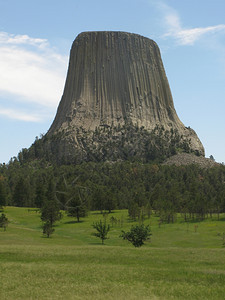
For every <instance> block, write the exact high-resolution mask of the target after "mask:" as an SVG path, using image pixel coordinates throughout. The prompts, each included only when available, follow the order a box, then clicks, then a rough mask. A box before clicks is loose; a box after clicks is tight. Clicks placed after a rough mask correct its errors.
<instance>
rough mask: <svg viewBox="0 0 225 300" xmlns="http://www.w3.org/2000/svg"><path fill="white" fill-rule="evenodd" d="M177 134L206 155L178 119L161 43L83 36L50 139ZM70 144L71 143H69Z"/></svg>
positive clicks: (128, 35) (72, 55)
mask: <svg viewBox="0 0 225 300" xmlns="http://www.w3.org/2000/svg"><path fill="white" fill-rule="evenodd" d="M127 122H130V123H132V124H133V125H136V126H138V127H144V128H145V129H146V130H149V131H151V130H153V129H154V128H155V127H156V126H163V127H164V128H165V130H169V131H170V130H171V129H173V130H176V131H177V132H178V133H179V135H180V136H182V138H183V139H184V140H187V141H188V142H189V144H190V147H191V149H192V150H193V151H197V152H198V153H199V154H200V155H204V148H203V146H202V144H201V142H200V140H199V139H198V137H197V135H196V133H195V132H194V130H192V129H190V128H186V127H185V126H184V125H183V123H182V122H181V121H180V119H179V118H178V116H177V114H176V111H175V108H174V104H173V99H172V95H171V91H170V87H169V84H168V80H167V77H166V74H165V70H164V67H163V63H162V60H161V55H160V51H159V48H158V46H157V44H156V43H155V42H154V41H152V40H150V39H148V38H145V37H143V36H140V35H137V34H131V33H125V32H107V31H106V32H84V33H81V34H79V35H78V37H77V38H76V39H75V41H74V43H73V45H72V49H71V53H70V61H69V69H68V74H67V79H66V84H65V89H64V93H63V96H62V99H61V102H60V104H59V107H58V111H57V114H56V117H55V120H54V122H53V124H52V126H51V127H50V129H49V132H48V133H47V136H52V135H54V134H56V133H59V132H64V133H66V132H67V133H68V134H69V135H70V137H71V138H72V140H74V143H77V145H78V144H79V143H78V141H77V138H76V132H77V129H78V128H84V129H85V130H86V131H94V130H96V128H98V127H111V126H120V125H124V124H125V123H127ZM70 140H71V139H70Z"/></svg>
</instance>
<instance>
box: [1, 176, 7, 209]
mask: <svg viewBox="0 0 225 300" xmlns="http://www.w3.org/2000/svg"><path fill="white" fill-rule="evenodd" d="M6 200H7V193H6V186H5V178H4V177H1V176H0V208H1V207H3V206H5V205H6Z"/></svg>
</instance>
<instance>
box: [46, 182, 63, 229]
mask: <svg viewBox="0 0 225 300" xmlns="http://www.w3.org/2000/svg"><path fill="white" fill-rule="evenodd" d="M46 198H47V199H46V201H45V203H44V204H43V206H42V208H41V220H42V221H43V222H49V223H50V225H51V226H53V224H54V223H55V222H56V221H58V220H60V219H61V218H62V214H61V212H60V207H59V203H58V201H57V199H56V196H55V187H54V184H53V182H52V181H50V182H49V186H48V190H47V193H46Z"/></svg>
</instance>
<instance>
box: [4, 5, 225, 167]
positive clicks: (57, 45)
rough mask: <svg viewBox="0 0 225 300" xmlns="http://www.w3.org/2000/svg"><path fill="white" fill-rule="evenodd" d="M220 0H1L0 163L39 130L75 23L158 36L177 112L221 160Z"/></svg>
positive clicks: (223, 34)
mask: <svg viewBox="0 0 225 300" xmlns="http://www.w3.org/2000/svg"><path fill="white" fill-rule="evenodd" d="M224 12H225V1H224V0H213V1H212V0H204V1H203V0H182V1H181V0H162V1H161V0H120V1H118V0H114V1H107V0H104V1H103V0H99V1H98V0H96V1H94V0H82V1H78V0H64V1H61V0H60V1H59V0H54V1H53V0H39V1H32V0H20V1H18V0H9V1H5V0H0V128H1V130H0V141H1V144H0V163H3V162H6V163H7V162H8V161H9V159H10V158H11V157H13V156H17V154H18V152H19V151H20V150H21V149H22V148H27V147H29V146H30V145H31V144H32V143H33V142H34V140H35V137H36V136H39V135H40V134H42V133H46V132H47V130H48V128H49V127H50V125H51V123H52V121H53V119H54V116H55V113H56V109H57V106H58V104H59V101H60V99H61V96H62V93H63V88H64V83H65V77H66V72H67V67H68V59H69V51H70V48H71V45H72V42H73V40H74V39H75V37H76V36H77V35H78V34H79V33H80V32H82V31H94V30H116V31H127V32H132V33H137V34H141V35H143V36H146V37H148V38H151V39H153V40H155V41H156V42H157V44H158V45H159V47H160V50H161V54H162V59H163V63H164V67H165V70H166V74H167V77H168V80H169V83H170V87H171V91H172V95H173V100H174V104H175V108H176V111H177V113H178V116H179V118H180V119H181V121H182V122H183V123H184V124H185V126H190V127H191V128H193V129H194V130H195V131H196V132H197V134H198V136H199V138H200V139H201V141H202V143H203V145H204V147H205V150H206V157H209V155H213V156H214V157H215V159H216V160H217V161H219V162H225V135H224V130H225V117H224V113H225V14H224Z"/></svg>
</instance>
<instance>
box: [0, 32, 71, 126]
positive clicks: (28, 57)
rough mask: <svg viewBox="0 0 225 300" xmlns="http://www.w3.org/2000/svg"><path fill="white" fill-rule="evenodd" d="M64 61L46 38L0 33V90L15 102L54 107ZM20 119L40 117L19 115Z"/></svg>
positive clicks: (60, 85)
mask: <svg viewBox="0 0 225 300" xmlns="http://www.w3.org/2000/svg"><path fill="white" fill-rule="evenodd" d="M67 61H68V58H67V57H66V56H63V55H60V54H59V53H57V52H56V51H55V50H54V49H53V48H51V47H50V45H49V43H48V41H47V40H46V39H39V38H31V37H29V36H27V35H12V34H8V33H5V32H0V93H4V94H7V95H8V97H7V98H8V99H9V98H10V97H11V98H12V99H13V101H14V103H15V102H24V103H25V102H27V103H28V102H29V103H30V104H32V103H33V104H38V105H40V107H46V108H50V109H51V108H52V109H53V108H55V107H56V106H57V104H58V102H59V100H60V98H61V95H62V92H63V86H64V81H65V74H66V68H67ZM3 112H4V115H9V116H10V114H11V118H12V117H15V118H16V119H19V118H18V115H16V114H13V113H11V112H10V113H9V114H8V113H7V112H9V110H7V108H5V110H4V111H3ZM0 113H1V112H0ZM2 114H3V113H2ZM16 116H17V117H16ZM21 120H30V121H37V120H39V118H36V117H31V119H29V118H27V117H26V115H23V114H21Z"/></svg>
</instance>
